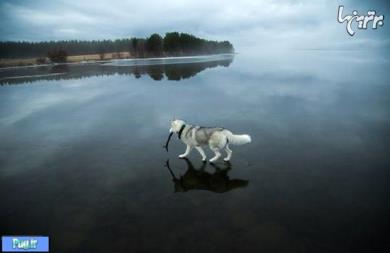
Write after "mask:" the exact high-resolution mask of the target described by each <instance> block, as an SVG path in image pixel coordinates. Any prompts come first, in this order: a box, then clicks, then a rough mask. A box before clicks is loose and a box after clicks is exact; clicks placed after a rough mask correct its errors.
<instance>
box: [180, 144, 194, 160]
mask: <svg viewBox="0 0 390 253" xmlns="http://www.w3.org/2000/svg"><path fill="white" fill-rule="evenodd" d="M191 150H192V147H191V146H190V145H187V148H186V152H184V154H181V155H179V158H184V157H186V156H188V155H189V154H190V152H191Z"/></svg>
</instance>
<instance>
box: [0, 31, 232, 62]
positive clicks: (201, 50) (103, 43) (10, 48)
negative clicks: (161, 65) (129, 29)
mask: <svg viewBox="0 0 390 253" xmlns="http://www.w3.org/2000/svg"><path fill="white" fill-rule="evenodd" d="M119 52H129V53H130V55H131V56H132V57H139V58H143V57H156V56H157V57H158V56H160V57H161V56H184V55H199V54H220V53H233V52H234V48H233V45H232V44H231V43H230V42H229V41H212V40H205V39H201V38H198V37H196V36H194V35H191V34H187V33H178V32H169V33H166V34H165V36H164V37H162V36H160V35H159V34H156V33H155V34H152V35H151V36H150V37H148V38H127V39H116V40H92V41H85V40H67V41H47V42H46V41H45V42H26V41H20V42H14V41H6V42H0V58H35V57H37V58H39V57H49V58H50V59H52V57H53V59H54V61H56V60H57V61H65V60H66V57H67V56H68V55H87V54H99V55H100V56H101V58H102V59H103V58H104V55H105V54H107V53H119ZM56 56H57V58H56Z"/></svg>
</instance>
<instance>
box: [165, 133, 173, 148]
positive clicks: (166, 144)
mask: <svg viewBox="0 0 390 253" xmlns="http://www.w3.org/2000/svg"><path fill="white" fill-rule="evenodd" d="M172 135H173V132H171V133H169V136H168V139H167V142H166V143H165V145H164V148H165V149H166V150H167V152H168V145H169V141H170V140H171V137H172Z"/></svg>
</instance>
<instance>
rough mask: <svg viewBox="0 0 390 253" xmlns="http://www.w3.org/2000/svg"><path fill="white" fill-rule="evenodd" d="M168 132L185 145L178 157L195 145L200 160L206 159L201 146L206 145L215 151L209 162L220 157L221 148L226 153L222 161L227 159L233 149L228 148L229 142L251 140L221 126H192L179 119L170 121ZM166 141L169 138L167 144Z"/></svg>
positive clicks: (241, 143)
mask: <svg viewBox="0 0 390 253" xmlns="http://www.w3.org/2000/svg"><path fill="white" fill-rule="evenodd" d="M169 132H170V136H172V134H173V133H177V135H178V137H179V139H180V140H181V141H183V142H184V144H186V145H187V148H186V151H185V152H184V154H181V155H179V157H180V158H184V157H186V156H188V155H189V153H190V152H191V150H192V149H193V148H194V147H195V148H196V150H198V152H199V153H200V155H201V156H202V160H203V161H206V158H207V157H206V154H205V153H204V151H203V148H202V146H206V145H208V146H209V147H210V149H211V150H212V151H213V152H214V153H215V156H214V157H213V158H211V159H210V162H215V161H216V160H218V158H220V157H221V152H220V150H221V149H225V151H226V154H227V156H226V157H225V158H224V161H229V160H230V158H231V157H232V153H233V151H232V150H231V149H230V148H229V145H230V144H232V145H243V144H246V143H249V142H251V137H250V136H249V135H247V134H241V135H237V134H233V133H232V132H231V131H229V130H227V129H224V128H221V127H201V126H193V125H189V124H187V123H185V122H184V121H183V120H179V119H176V120H173V121H172V122H171V129H169ZM168 142H169V138H168V141H167V144H168ZM167 144H166V148H167Z"/></svg>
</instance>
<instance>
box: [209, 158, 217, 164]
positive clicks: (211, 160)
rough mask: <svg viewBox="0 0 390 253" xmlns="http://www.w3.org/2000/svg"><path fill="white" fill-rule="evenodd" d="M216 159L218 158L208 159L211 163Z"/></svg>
mask: <svg viewBox="0 0 390 253" xmlns="http://www.w3.org/2000/svg"><path fill="white" fill-rule="evenodd" d="M217 159H218V158H211V159H210V160H209V162H211V163H213V162H215V161H216V160H217Z"/></svg>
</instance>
